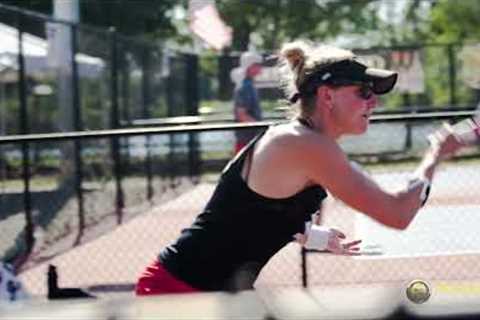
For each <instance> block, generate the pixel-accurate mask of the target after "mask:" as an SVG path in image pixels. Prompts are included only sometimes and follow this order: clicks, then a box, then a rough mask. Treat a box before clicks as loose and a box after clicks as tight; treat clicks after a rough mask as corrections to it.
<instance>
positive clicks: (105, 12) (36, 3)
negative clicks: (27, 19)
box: [0, 0, 177, 39]
mask: <svg viewBox="0 0 480 320" xmlns="http://www.w3.org/2000/svg"><path fill="white" fill-rule="evenodd" d="M0 3H2V4H6V5H10V6H16V7H19V8H22V9H26V10H30V11H35V12H39V13H43V14H47V15H52V14H53V0H1V1H0ZM79 4H80V21H81V23H84V24H89V25H92V26H97V27H101V28H109V27H115V28H116V30H117V31H119V32H120V33H122V34H124V35H128V36H134V37H135V36H146V37H150V38H152V39H153V38H155V39H159V38H160V39H165V38H169V37H174V36H175V35H176V29H175V27H174V25H173V24H172V21H171V17H170V16H169V15H168V14H166V13H168V12H169V10H172V8H173V7H174V6H175V5H177V1H176V0H162V1H150V0H135V1H132V0H79ZM0 20H1V21H4V22H6V23H9V24H13V23H14V17H9V16H8V15H3V17H0ZM26 27H27V30H28V32H31V33H34V34H36V33H38V31H39V30H38V23H37V25H36V28H35V27H34V26H32V28H28V25H27V26H26ZM35 29H37V30H36V31H37V32H35Z"/></svg>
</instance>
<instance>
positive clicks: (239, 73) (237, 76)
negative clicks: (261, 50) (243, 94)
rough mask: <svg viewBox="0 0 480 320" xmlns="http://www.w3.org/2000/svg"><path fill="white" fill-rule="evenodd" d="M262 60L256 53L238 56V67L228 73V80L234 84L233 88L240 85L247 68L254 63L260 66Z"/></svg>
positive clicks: (245, 53)
mask: <svg viewBox="0 0 480 320" xmlns="http://www.w3.org/2000/svg"><path fill="white" fill-rule="evenodd" d="M262 60H263V59H262V56H261V55H259V54H258V53H255V52H250V51H247V52H244V53H242V55H241V56H240V66H239V67H237V68H234V69H232V71H231V72H230V79H232V82H233V83H235V87H238V86H240V85H241V83H242V81H243V79H244V78H245V76H246V74H247V69H248V67H250V66H251V65H253V64H256V63H258V64H261V63H262Z"/></svg>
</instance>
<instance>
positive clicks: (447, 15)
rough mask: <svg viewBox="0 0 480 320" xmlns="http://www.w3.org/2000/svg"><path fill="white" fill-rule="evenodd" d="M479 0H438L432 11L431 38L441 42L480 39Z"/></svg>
mask: <svg viewBox="0 0 480 320" xmlns="http://www.w3.org/2000/svg"><path fill="white" fill-rule="evenodd" d="M479 17H480V1H478V0H462V1H454V0H438V1H436V2H435V3H434V6H433V8H432V12H431V22H430V32H429V37H430V39H431V40H435V41H439V42H463V41H464V40H476V41H478V39H480V28H479V27H478V19H479Z"/></svg>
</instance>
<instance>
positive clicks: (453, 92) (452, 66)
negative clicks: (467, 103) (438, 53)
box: [447, 44, 457, 106]
mask: <svg viewBox="0 0 480 320" xmlns="http://www.w3.org/2000/svg"><path fill="white" fill-rule="evenodd" d="M447 53H448V80H449V87H450V105H451V106H455V105H456V104H457V87H456V84H455V82H456V77H455V75H456V69H457V68H456V63H455V52H454V50H453V45H452V44H449V45H448V46H447Z"/></svg>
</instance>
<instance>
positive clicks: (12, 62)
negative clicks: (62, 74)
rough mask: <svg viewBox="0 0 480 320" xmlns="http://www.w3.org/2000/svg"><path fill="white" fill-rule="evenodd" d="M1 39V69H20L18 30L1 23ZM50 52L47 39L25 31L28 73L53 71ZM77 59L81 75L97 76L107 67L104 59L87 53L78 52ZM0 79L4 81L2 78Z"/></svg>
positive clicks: (39, 73)
mask: <svg viewBox="0 0 480 320" xmlns="http://www.w3.org/2000/svg"><path fill="white" fill-rule="evenodd" d="M0 39H1V40H0V69H4V70H5V69H10V70H12V69H13V70H16V69H18V66H17V57H18V30H17V29H15V28H13V27H10V26H8V25H6V24H3V23H0ZM48 53H49V44H48V42H47V41H46V40H44V39H42V38H40V37H37V36H34V35H31V34H29V33H23V54H24V57H25V69H26V71H25V72H26V74H27V75H31V76H39V75H42V74H44V73H48V72H52V70H53V69H52V64H51V63H49V58H48ZM75 59H76V61H77V63H78V74H79V76H80V77H87V78H96V77H98V76H99V75H100V73H101V72H102V70H103V69H104V67H105V63H104V61H103V60H102V59H100V58H96V57H92V56H89V55H86V54H82V53H77V54H76V57H75ZM0 81H2V80H1V78H0Z"/></svg>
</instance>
